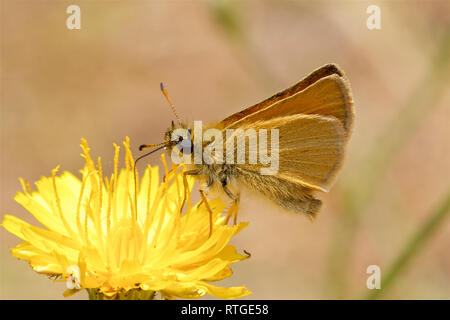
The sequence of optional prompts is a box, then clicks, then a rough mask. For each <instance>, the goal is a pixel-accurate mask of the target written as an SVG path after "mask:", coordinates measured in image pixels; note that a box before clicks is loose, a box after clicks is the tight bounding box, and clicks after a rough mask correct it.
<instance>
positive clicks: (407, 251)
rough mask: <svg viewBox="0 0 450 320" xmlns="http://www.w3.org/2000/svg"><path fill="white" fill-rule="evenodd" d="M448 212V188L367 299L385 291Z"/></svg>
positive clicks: (449, 193)
mask: <svg viewBox="0 0 450 320" xmlns="http://www.w3.org/2000/svg"><path fill="white" fill-rule="evenodd" d="M449 212H450V190H449V192H447V194H446V195H445V197H444V200H443V201H442V202H441V203H440V204H439V206H438V207H437V208H436V209H435V210H434V211H433V212H432V213H431V214H430V216H429V218H428V220H427V221H426V222H425V224H424V225H423V226H422V228H420V229H419V230H418V231H417V233H416V234H415V235H414V236H413V237H412V238H411V240H410V241H409V242H408V243H407V245H406V246H405V248H404V249H403V250H402V251H401V252H400V254H399V255H398V257H397V259H396V260H395V261H394V263H393V264H392V266H391V267H390V268H389V269H388V271H387V273H386V276H385V277H384V279H383V278H382V279H383V280H382V284H381V289H380V290H373V291H372V292H371V293H370V294H369V295H368V296H367V299H376V298H378V297H379V296H380V295H381V294H383V293H385V292H386V289H387V288H389V287H390V286H392V283H393V282H394V280H395V279H396V278H397V277H398V275H399V274H400V273H401V272H402V271H403V270H404V269H405V267H406V266H407V264H408V262H410V261H411V259H412V258H413V257H414V256H415V255H417V253H418V252H419V250H420V248H421V247H423V246H424V244H425V242H426V241H427V240H428V239H429V238H430V236H431V235H432V234H433V232H434V231H435V230H436V228H437V227H438V226H439V225H441V224H442V222H443V221H444V219H445V218H446V217H447V216H448V214H449Z"/></svg>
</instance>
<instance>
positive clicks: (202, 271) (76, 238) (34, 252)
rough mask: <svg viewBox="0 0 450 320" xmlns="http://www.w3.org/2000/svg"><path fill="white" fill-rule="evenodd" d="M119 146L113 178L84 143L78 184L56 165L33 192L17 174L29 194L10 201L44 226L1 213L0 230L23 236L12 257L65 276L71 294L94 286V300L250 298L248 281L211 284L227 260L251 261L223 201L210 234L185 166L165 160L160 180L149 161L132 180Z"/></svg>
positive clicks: (226, 272) (222, 274) (214, 204)
mask: <svg viewBox="0 0 450 320" xmlns="http://www.w3.org/2000/svg"><path fill="white" fill-rule="evenodd" d="M114 146H115V157H114V173H113V174H112V175H111V177H110V178H109V179H108V178H106V177H105V178H104V177H103V172H102V165H101V161H100V158H99V159H98V161H97V165H95V163H94V161H93V160H92V158H91V156H90V152H89V151H90V149H89V147H88V144H87V142H86V141H85V140H84V139H82V144H81V147H82V149H83V154H82V156H83V157H84V158H85V160H86V164H85V166H84V169H82V170H81V174H82V179H81V180H80V179H78V178H77V177H75V176H74V175H72V174H71V173H69V172H64V173H63V174H61V175H57V170H58V168H56V169H54V170H53V171H52V176H51V177H43V178H41V179H40V180H39V181H37V182H36V186H37V191H31V189H30V187H29V185H28V184H26V183H25V182H24V181H23V180H21V182H22V185H23V189H24V190H23V192H19V193H17V195H16V196H15V198H14V199H15V200H16V201H17V202H18V203H20V204H21V205H22V206H24V207H25V209H27V210H28V211H29V212H30V213H31V214H32V215H33V216H34V217H35V218H36V219H37V220H38V221H39V222H40V223H41V224H42V225H43V226H44V227H45V228H39V227H36V226H33V225H31V224H28V223H26V222H24V221H22V220H20V219H18V218H16V217H14V216H11V215H5V216H4V219H3V222H2V226H3V227H4V228H5V229H6V230H8V231H9V232H11V233H13V234H14V235H16V236H17V237H19V238H21V239H22V240H24V242H23V243H21V244H19V245H18V246H16V247H15V248H13V249H12V255H13V256H14V257H16V258H19V259H23V260H27V261H29V263H30V265H31V267H32V268H33V269H34V270H35V271H36V272H38V273H42V274H47V275H51V276H61V277H62V278H63V279H64V280H65V281H67V282H68V287H69V289H68V290H66V292H65V295H69V294H72V293H74V292H76V291H78V290H80V289H88V291H89V294H90V297H91V298H92V297H93V296H96V297H99V296H100V297H102V298H111V299H114V298H123V297H126V296H127V295H129V296H128V298H129V297H130V296H133V297H135V298H139V297H140V298H142V297H144V298H145V297H147V298H149V297H152V296H153V294H154V292H156V291H158V292H160V293H161V294H162V295H163V296H164V297H166V298H172V297H182V298H197V297H201V296H203V295H205V294H207V293H208V294H211V295H213V296H216V297H219V298H237V297H241V296H245V295H248V294H250V293H251V292H250V291H249V290H247V289H246V288H245V286H241V287H231V288H223V287H217V286H214V285H212V284H210V283H209V282H210V281H217V280H222V279H224V278H226V277H228V276H230V275H231V274H232V272H231V269H230V265H231V264H232V263H233V262H237V261H240V260H243V259H245V258H246V257H247V256H244V255H241V254H238V253H237V252H236V249H235V248H234V247H233V246H232V245H229V244H228V242H229V240H230V239H231V237H232V236H233V235H235V234H236V233H238V232H239V231H240V230H241V229H242V228H244V227H246V226H247V224H246V223H240V224H238V225H234V226H228V225H225V224H224V220H225V217H223V216H222V215H221V213H222V212H223V211H224V210H225V209H226V205H225V204H224V203H223V202H222V201H221V200H220V199H213V200H208V204H209V207H210V208H211V211H212V232H211V234H210V217H209V212H208V210H207V208H206V206H205V204H204V203H203V202H202V201H200V202H198V203H197V204H195V205H191V198H190V193H191V191H192V188H193V185H194V179H193V178H192V177H189V176H187V177H186V178H187V179H183V174H182V172H183V170H184V167H183V166H182V165H181V166H176V165H174V164H172V167H173V168H172V170H169V169H168V168H167V165H166V163H165V160H164V156H163V157H162V160H163V163H164V166H165V177H164V178H163V179H162V182H161V183H160V181H159V169H158V167H150V166H148V167H147V168H146V170H145V172H144V175H143V176H142V179H139V178H136V183H135V176H134V172H133V168H134V166H133V165H134V162H133V158H132V155H131V151H130V147H129V139H128V138H127V139H126V141H125V142H124V146H125V167H124V168H122V169H121V170H120V172H119V170H118V163H119V146H117V145H114ZM139 180H140V181H139ZM135 190H137V192H136V196H135ZM183 207H185V209H183ZM70 284H72V286H70Z"/></svg>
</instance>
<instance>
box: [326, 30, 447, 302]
mask: <svg viewBox="0 0 450 320" xmlns="http://www.w3.org/2000/svg"><path fill="white" fill-rule="evenodd" d="M449 60H450V31H448V32H447V33H446V34H444V36H443V39H442V40H441V41H439V47H438V49H437V52H436V55H435V56H434V59H432V61H431V65H430V69H429V73H428V75H427V76H425V77H424V79H423V81H422V82H421V83H420V84H419V85H418V87H417V88H416V89H415V90H414V91H413V93H412V94H411V95H410V98H409V99H407V101H406V102H405V104H404V106H403V107H402V108H400V112H399V113H398V115H397V117H396V118H395V119H394V121H392V122H391V124H390V125H389V126H388V128H387V130H386V131H385V132H384V133H383V134H382V135H381V137H380V138H379V139H378V140H377V141H375V143H374V144H373V146H372V147H371V148H370V149H369V152H367V153H366V156H365V157H363V161H361V163H360V165H359V166H358V167H357V168H355V170H353V174H352V176H351V177H350V178H349V181H344V182H343V183H342V185H343V188H342V191H341V195H339V196H338V197H339V198H340V199H341V200H342V202H341V204H340V207H341V209H340V210H339V213H338V216H337V218H336V226H335V228H334V235H333V236H332V237H331V245H330V252H329V256H328V263H327V266H328V269H327V276H326V277H325V281H326V283H325V285H326V288H327V291H328V292H327V294H330V293H331V295H332V296H333V297H334V298H339V299H342V298H345V296H346V295H347V284H348V269H349V265H350V261H351V258H352V251H353V250H352V249H353V247H354V239H355V234H356V230H357V225H358V222H359V219H360V217H361V214H363V212H364V210H365V208H366V206H367V205H368V204H369V203H370V200H371V199H372V196H373V194H374V191H375V190H376V189H377V188H378V187H379V186H380V184H381V183H382V181H383V178H384V172H385V171H386V169H387V168H388V166H389V163H390V160H391V159H393V158H394V156H395V155H396V154H397V152H398V151H400V150H401V147H402V145H404V144H405V142H407V141H408V138H409V137H410V136H411V135H412V133H414V132H415V130H416V128H417V127H418V126H419V125H420V124H421V123H422V122H423V121H424V120H425V119H426V117H427V115H429V114H430V113H431V112H432V111H433V110H434V108H435V107H436V106H437V105H438V102H439V99H440V98H441V96H442V95H443V93H444V92H445V90H446V89H447V87H448V76H449V68H448V67H449ZM336 275H339V276H336ZM330 291H331V292H330Z"/></svg>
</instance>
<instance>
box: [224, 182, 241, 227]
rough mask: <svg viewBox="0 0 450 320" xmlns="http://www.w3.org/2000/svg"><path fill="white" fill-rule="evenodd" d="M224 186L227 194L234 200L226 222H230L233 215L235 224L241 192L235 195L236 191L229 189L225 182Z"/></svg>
mask: <svg viewBox="0 0 450 320" xmlns="http://www.w3.org/2000/svg"><path fill="white" fill-rule="evenodd" d="M222 187H223V191H225V193H226V194H227V196H228V197H230V198H231V199H232V200H233V203H232V204H231V206H230V208H229V209H228V213H227V218H226V220H225V224H228V221H229V220H230V218H231V217H233V224H234V225H235V224H237V210H238V207H239V200H240V195H239V194H237V195H235V194H234V193H232V192H231V191H230V189H228V187H227V185H226V184H223V185H222Z"/></svg>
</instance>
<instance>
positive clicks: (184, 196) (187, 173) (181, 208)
mask: <svg viewBox="0 0 450 320" xmlns="http://www.w3.org/2000/svg"><path fill="white" fill-rule="evenodd" d="M198 174H199V172H198V171H197V170H188V171H185V172H183V185H184V195H183V202H182V203H181V207H180V214H181V211H183V208H184V205H185V203H186V198H187V193H188V190H189V186H188V182H187V179H186V176H188V175H190V176H196V175H198Z"/></svg>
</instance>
